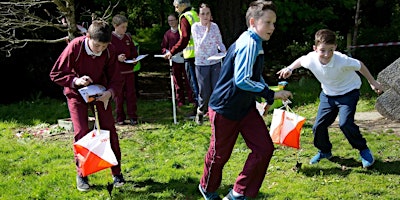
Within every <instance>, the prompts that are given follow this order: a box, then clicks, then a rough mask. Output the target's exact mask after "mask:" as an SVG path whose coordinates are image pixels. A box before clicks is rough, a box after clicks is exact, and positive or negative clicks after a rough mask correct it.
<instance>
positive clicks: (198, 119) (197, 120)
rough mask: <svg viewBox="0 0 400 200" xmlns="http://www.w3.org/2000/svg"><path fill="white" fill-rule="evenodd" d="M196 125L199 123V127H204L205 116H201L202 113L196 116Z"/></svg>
mask: <svg viewBox="0 0 400 200" xmlns="http://www.w3.org/2000/svg"><path fill="white" fill-rule="evenodd" d="M195 120H196V123H197V125H203V122H204V115H203V114H200V113H197V114H196V119H195Z"/></svg>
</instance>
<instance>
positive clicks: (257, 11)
mask: <svg viewBox="0 0 400 200" xmlns="http://www.w3.org/2000/svg"><path fill="white" fill-rule="evenodd" d="M266 10H272V11H274V12H275V13H276V6H275V4H274V3H272V1H264V0H257V1H253V2H251V3H250V6H249V9H248V10H247V13H246V24H247V27H250V24H249V23H250V22H249V20H250V18H254V19H256V20H258V19H260V18H261V17H262V16H263V15H264V12H265V11H266Z"/></svg>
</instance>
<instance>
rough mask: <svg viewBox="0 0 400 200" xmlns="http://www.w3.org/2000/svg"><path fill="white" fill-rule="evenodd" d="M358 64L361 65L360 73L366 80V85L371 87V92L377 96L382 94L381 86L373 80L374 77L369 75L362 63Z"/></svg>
mask: <svg viewBox="0 0 400 200" xmlns="http://www.w3.org/2000/svg"><path fill="white" fill-rule="evenodd" d="M360 63H361V69H360V73H361V74H362V75H363V76H364V77H365V78H366V79H367V80H368V83H369V85H370V86H371V88H372V90H373V91H374V92H376V93H377V94H381V93H382V92H383V87H382V85H381V84H380V83H379V82H377V81H376V80H375V79H374V77H373V76H372V75H371V73H370V72H369V70H368V68H367V67H366V66H365V65H364V63H363V62H361V61H360Z"/></svg>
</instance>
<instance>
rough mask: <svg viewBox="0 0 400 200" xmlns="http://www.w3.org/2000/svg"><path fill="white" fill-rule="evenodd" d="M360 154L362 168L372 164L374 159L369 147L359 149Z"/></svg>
mask: <svg viewBox="0 0 400 200" xmlns="http://www.w3.org/2000/svg"><path fill="white" fill-rule="evenodd" d="M360 155H361V162H362V165H363V168H368V167H371V166H372V165H373V164H374V162H375V159H374V156H373V155H372V153H371V151H370V150H369V149H364V150H362V151H360Z"/></svg>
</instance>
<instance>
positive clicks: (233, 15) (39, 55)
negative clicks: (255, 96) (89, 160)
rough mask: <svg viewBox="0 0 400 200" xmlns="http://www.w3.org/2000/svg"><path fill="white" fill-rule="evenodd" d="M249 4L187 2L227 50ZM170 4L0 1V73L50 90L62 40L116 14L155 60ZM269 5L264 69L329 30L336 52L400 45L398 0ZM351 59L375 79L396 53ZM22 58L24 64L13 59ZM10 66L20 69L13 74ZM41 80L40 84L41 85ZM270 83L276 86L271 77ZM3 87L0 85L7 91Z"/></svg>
mask: <svg viewBox="0 0 400 200" xmlns="http://www.w3.org/2000/svg"><path fill="white" fill-rule="evenodd" d="M251 1H252V0H218V1H214V0H203V1H201V0H192V6H193V7H194V8H195V9H196V10H197V11H198V6H199V5H200V3H207V4H209V5H210V6H211V12H212V17H213V21H214V22H215V23H217V24H218V26H219V28H220V30H221V33H222V38H223V41H224V43H225V46H227V47H228V46H230V45H231V44H232V43H233V42H234V41H235V40H236V39H237V38H238V37H239V35H240V34H241V33H242V32H243V31H244V30H246V29H247V27H246V23H245V13H246V10H247V8H248V5H249V3H250V2H251ZM172 2H173V1H172V0H84V1H80V0H8V1H6V0H0V23H1V24H2V26H1V29H0V60H1V61H2V62H1V63H2V65H4V66H5V67H4V68H5V69H7V70H9V71H7V70H6V72H5V73H3V74H6V75H9V74H12V75H14V74H17V73H18V75H19V76H21V77H23V78H22V79H23V80H25V79H26V82H28V83H35V84H38V86H37V87H38V88H35V89H33V90H34V91H37V90H40V88H41V87H44V86H45V87H46V88H48V87H49V86H48V85H50V84H51V83H48V82H49V81H48V77H47V71H48V70H49V69H48V68H49V66H51V65H52V64H53V63H54V61H55V59H56V57H58V55H59V53H60V51H61V50H62V49H63V48H64V47H65V44H66V43H65V42H64V41H65V40H70V39H72V38H74V37H76V36H77V35H80V34H81V33H80V30H79V29H78V28H77V27H79V26H81V27H84V28H87V27H88V25H89V24H90V23H91V20H92V19H93V18H103V19H105V20H108V21H109V20H110V18H111V16H113V15H115V14H124V15H125V16H127V17H128V19H129V23H128V24H129V26H128V32H130V33H131V34H132V35H133V37H134V38H135V40H136V41H138V42H139V43H140V46H141V52H146V53H154V52H157V53H159V51H160V43H161V40H162V35H163V33H164V32H165V31H166V30H168V28H169V27H168V24H167V16H168V15H169V14H171V13H175V11H174V7H173V5H172ZM274 2H275V4H276V5H277V7H278V12H277V22H276V28H275V32H274V35H273V36H272V37H271V40H270V41H268V44H266V45H265V51H266V53H267V55H268V56H267V57H266V59H267V62H266V65H267V66H266V68H267V69H268V70H275V69H278V68H281V67H283V66H285V65H288V64H290V63H291V62H293V61H294V60H295V58H297V57H298V56H300V55H302V54H304V53H307V52H308V51H310V50H312V45H313V40H314V33H315V32H316V31H317V30H318V29H321V28H329V29H331V30H334V31H335V32H336V33H337V35H338V38H339V44H338V45H339V46H338V50H339V51H347V50H348V46H349V45H357V44H374V43H385V42H397V41H400V2H399V1H398V0H337V1H315V0H300V1H291V0H277V1H274ZM357 5H359V7H358V8H359V9H358V10H357ZM32 44H33V45H32ZM41 49H43V50H41ZM11 52H12V54H11ZM345 53H346V52H345ZM349 53H351V55H352V56H353V57H355V58H358V59H360V60H362V61H363V62H364V63H365V64H366V65H367V66H368V68H369V69H370V71H371V72H372V74H374V75H376V74H377V73H378V72H379V71H380V70H382V69H383V68H384V67H385V66H387V65H389V64H390V63H392V62H393V61H394V60H395V59H397V58H398V56H399V55H400V47H399V46H391V47H372V48H352V51H351V52H349ZM6 56H10V57H8V58H6ZM21 56H23V57H26V58H27V59H18V58H20V57H21ZM13 66H22V68H20V69H18V70H11V69H13ZM40 76H43V77H44V78H38V77H40ZM270 79H271V80H269V81H275V80H273V79H274V77H272V78H270ZM3 81H4V79H3V80H2V82H0V84H6V81H4V82H3ZM46 81H47V82H46ZM35 84H29V85H30V86H33V85H35ZM34 91H33V92H34ZM28 93H29V92H28Z"/></svg>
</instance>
